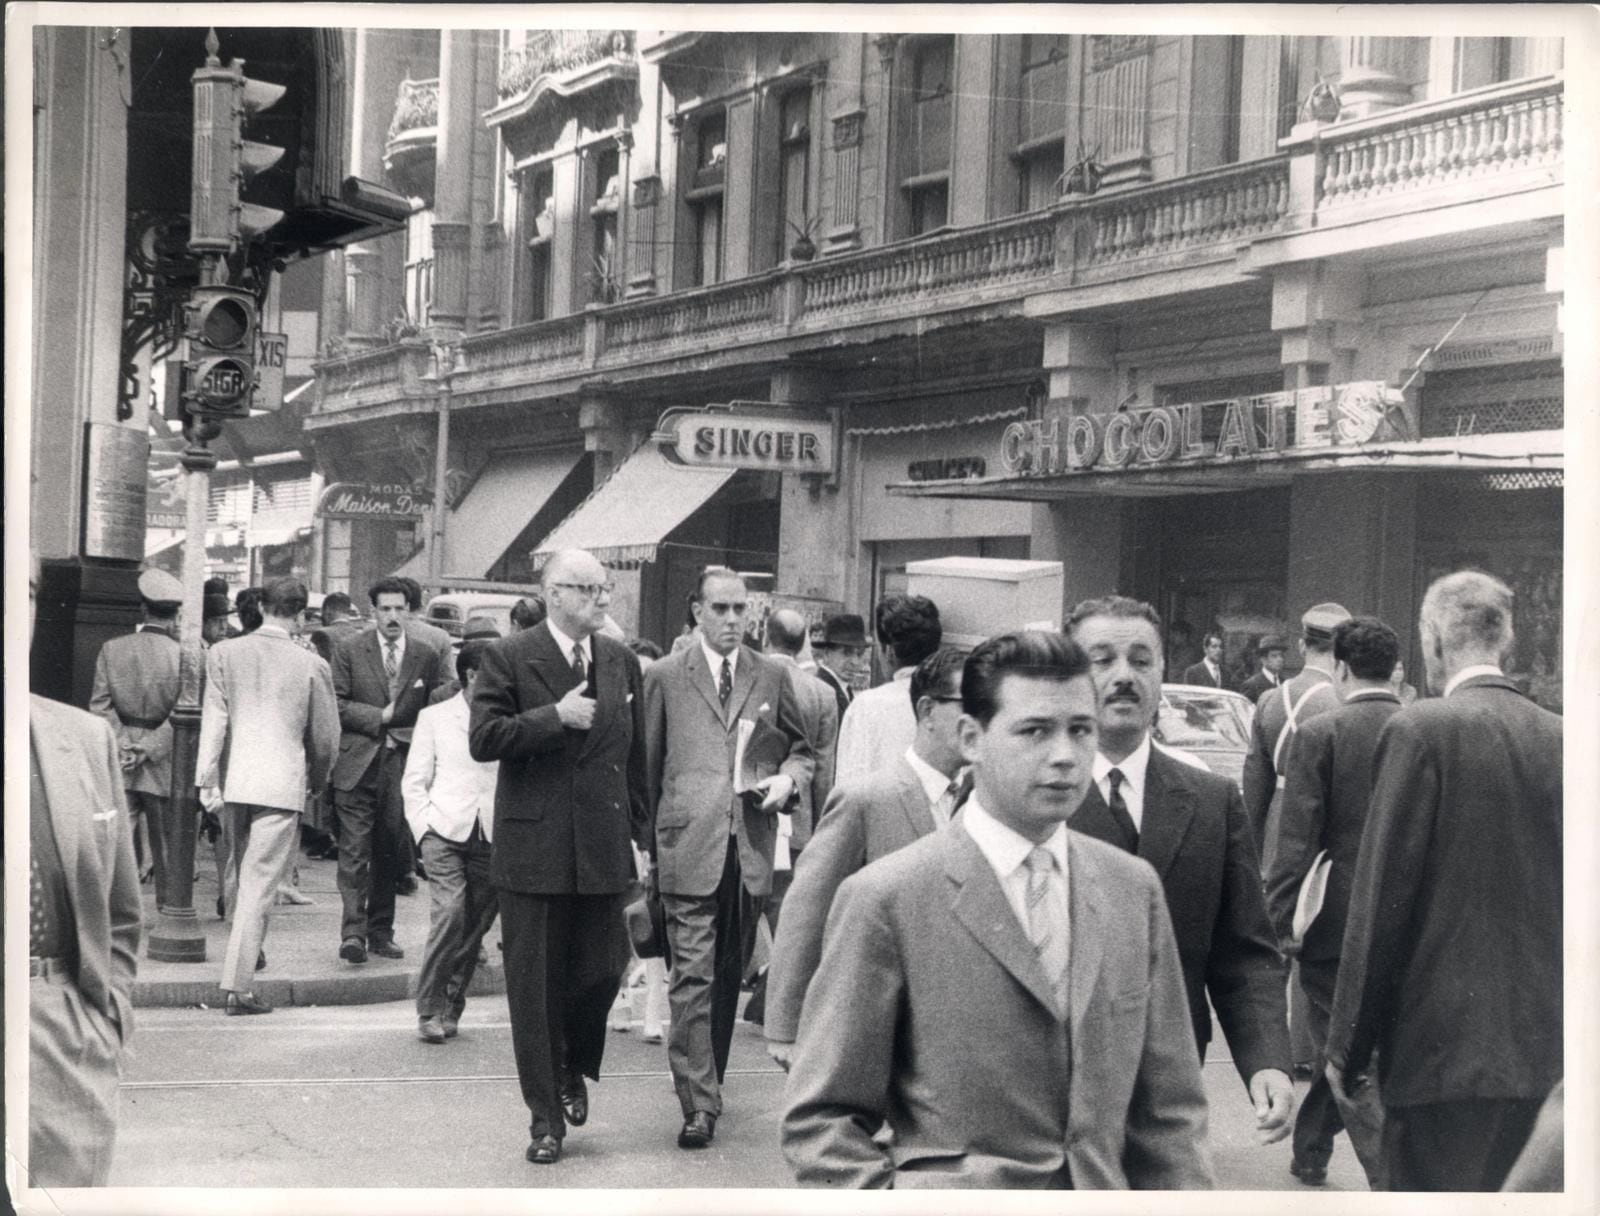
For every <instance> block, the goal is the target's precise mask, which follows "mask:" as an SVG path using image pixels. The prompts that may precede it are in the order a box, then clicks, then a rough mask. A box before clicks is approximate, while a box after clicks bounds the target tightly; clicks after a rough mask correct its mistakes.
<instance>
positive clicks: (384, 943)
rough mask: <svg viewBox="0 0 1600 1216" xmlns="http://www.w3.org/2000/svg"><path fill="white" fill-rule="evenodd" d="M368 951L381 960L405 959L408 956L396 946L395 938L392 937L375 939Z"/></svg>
mask: <svg viewBox="0 0 1600 1216" xmlns="http://www.w3.org/2000/svg"><path fill="white" fill-rule="evenodd" d="M367 949H369V950H371V951H372V953H374V954H376V955H378V956H379V957H380V958H404V957H405V956H406V952H405V951H404V950H402V949H400V947H399V946H397V945H395V944H394V938H392V937H375V938H373V939H372V942H371V944H369V945H368V947H367Z"/></svg>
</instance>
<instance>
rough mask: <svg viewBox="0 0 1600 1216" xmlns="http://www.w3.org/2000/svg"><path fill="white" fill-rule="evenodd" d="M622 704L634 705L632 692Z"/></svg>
mask: <svg viewBox="0 0 1600 1216" xmlns="http://www.w3.org/2000/svg"><path fill="white" fill-rule="evenodd" d="M622 703H623V704H624V705H631V704H632V703H633V694H632V693H631V692H630V693H629V694H628V695H627V698H626V699H625V700H624V701H623V702H622Z"/></svg>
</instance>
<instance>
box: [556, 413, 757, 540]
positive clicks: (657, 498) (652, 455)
mask: <svg viewBox="0 0 1600 1216" xmlns="http://www.w3.org/2000/svg"><path fill="white" fill-rule="evenodd" d="M737 471H738V470H736V469H696V468H685V467H683V466H682V465H676V464H671V463H669V462H668V461H667V459H666V458H665V457H664V456H662V455H661V449H660V448H658V447H657V446H656V445H655V444H654V443H652V442H649V441H646V442H645V443H643V444H641V445H640V446H639V447H637V448H635V449H634V452H633V455H631V456H629V457H628V458H627V459H626V460H625V461H623V462H622V463H621V464H620V465H618V466H617V468H616V470H615V471H614V472H613V473H612V474H611V476H610V477H608V478H607V479H606V480H605V481H604V482H603V483H601V485H600V486H598V487H597V488H596V489H595V492H594V493H593V494H591V495H589V497H588V498H586V499H584V501H583V502H582V503H581V504H579V506H578V508H577V510H575V511H573V513H572V514H571V515H569V516H567V518H566V519H564V520H562V521H561V523H560V524H559V525H558V526H557V527H556V529H555V531H554V532H552V533H550V535H549V536H547V537H546V538H545V539H544V541H543V543H542V544H540V545H539V547H538V548H537V549H535V550H534V554H533V561H534V565H535V566H537V565H539V564H540V563H541V561H542V559H543V558H544V557H546V556H548V555H549V554H551V553H555V552H556V551H558V550H560V549H587V550H588V551H589V552H590V553H593V554H594V555H595V557H597V558H599V559H600V560H601V561H602V562H606V563H608V564H610V565H619V564H621V563H624V562H648V561H654V560H655V556H656V547H657V546H658V545H659V544H660V543H661V542H662V541H663V540H665V539H666V538H667V535H668V534H669V533H670V532H671V531H672V530H673V529H674V528H676V527H677V526H678V525H679V524H681V523H683V521H684V520H686V519H688V518H689V516H691V515H693V514H694V513H695V512H696V511H698V510H699V509H700V508H701V507H702V506H704V505H705V504H706V502H707V501H708V500H709V499H710V498H711V496H712V495H713V494H715V493H716V492H717V491H718V490H720V489H721V488H722V487H723V486H725V485H727V484H728V481H729V479H731V478H732V477H733V475H734V474H735V473H736V472H737Z"/></svg>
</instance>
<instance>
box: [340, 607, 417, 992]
mask: <svg viewBox="0 0 1600 1216" xmlns="http://www.w3.org/2000/svg"><path fill="white" fill-rule="evenodd" d="M368 595H369V598H370V599H371V600H372V610H373V615H374V617H375V618H376V620H377V627H376V628H375V629H370V630H366V631H364V632H362V633H358V634H354V635H353V636H349V637H346V638H344V639H342V640H341V641H340V642H339V643H338V644H337V645H336V646H335V648H334V651H333V691H334V693H335V695H336V696H337V697H338V699H339V724H340V726H342V727H343V728H344V734H343V737H342V738H341V739H340V741H339V762H338V764H337V765H335V766H334V770H333V791H334V792H333V805H334V809H335V812H336V813H337V816H338V820H339V894H340V896H341V898H342V899H343V901H344V916H343V919H342V922H341V924H340V929H339V935H340V943H339V957H340V958H342V959H344V960H345V962H347V963H364V962H366V961H367V951H368V950H369V949H370V950H371V951H372V953H374V954H378V955H381V956H383V957H384V958H403V957H404V956H405V951H404V950H403V949H401V947H400V946H399V944H398V943H396V941H395V940H394V897H395V884H396V882H397V881H398V880H399V879H400V877H401V876H402V875H403V874H404V873H405V871H404V869H403V868H402V865H403V862H404V857H405V854H404V852H403V851H402V849H401V847H400V837H401V835H409V834H410V832H409V829H408V828H407V827H406V822H405V805H404V800H403V798H402V797H401V793H400V777H401V775H402V773H404V771H405V765H406V750H407V748H408V746H409V745H410V742H411V727H412V726H413V725H414V724H415V722H416V720H417V713H418V711H419V710H421V709H422V708H423V707H424V706H426V705H427V704H428V694H429V693H431V692H432V691H433V689H434V688H435V687H436V686H437V685H438V684H439V682H440V680H441V679H443V678H444V675H443V672H442V671H441V668H440V659H439V652H438V651H437V650H435V649H433V648H432V647H430V646H427V645H425V644H423V643H422V642H420V641H418V640H416V639H415V638H413V637H412V635H411V634H410V633H409V632H408V631H407V629H406V627H405V614H406V589H405V586H404V585H403V584H402V583H401V582H400V581H399V580H398V579H394V578H386V579H382V580H380V581H379V582H377V583H375V584H373V587H372V589H371V591H370V592H369V593H368Z"/></svg>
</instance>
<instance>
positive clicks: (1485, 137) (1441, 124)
mask: <svg viewBox="0 0 1600 1216" xmlns="http://www.w3.org/2000/svg"><path fill="white" fill-rule="evenodd" d="M1561 103H1562V83H1561V81H1559V80H1556V79H1547V80H1539V81H1535V82H1532V83H1531V84H1529V83H1526V82H1519V83H1515V84H1512V85H1500V86H1495V87H1494V88H1491V89H1482V90H1478V91H1477V92H1475V93H1471V94H1466V95H1463V96H1460V97H1452V98H1449V99H1447V100H1445V101H1442V102H1439V103H1438V104H1436V105H1432V106H1427V107H1407V108H1406V109H1404V110H1397V111H1394V112H1392V113H1388V114H1383V115H1379V116H1377V117H1375V118H1371V119H1368V120H1366V121H1365V122H1362V123H1360V124H1350V126H1349V128H1348V129H1346V130H1337V131H1331V132H1328V133H1326V134H1325V135H1324V136H1323V148H1322V164H1321V171H1320V174H1319V178H1318V189H1317V206H1318V208H1319V209H1321V208H1337V207H1342V206H1345V205H1346V204H1351V203H1357V202H1364V201H1366V200H1369V199H1375V198H1379V197H1382V196H1384V195H1391V194H1400V193H1405V192H1407V191H1412V190H1423V189H1428V188H1430V187H1435V186H1448V185H1451V184H1453V183H1457V182H1465V181H1471V182H1472V183H1473V185H1474V187H1475V188H1476V187H1478V186H1480V185H1481V184H1482V183H1483V182H1484V180H1485V179H1492V178H1494V177H1496V176H1500V175H1506V174H1510V173H1513V172H1515V171H1517V170H1522V169H1530V168H1531V169H1535V170H1537V169H1538V168H1540V167H1544V166H1550V167H1554V166H1558V165H1559V164H1560V163H1561V152H1562V105H1561Z"/></svg>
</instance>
